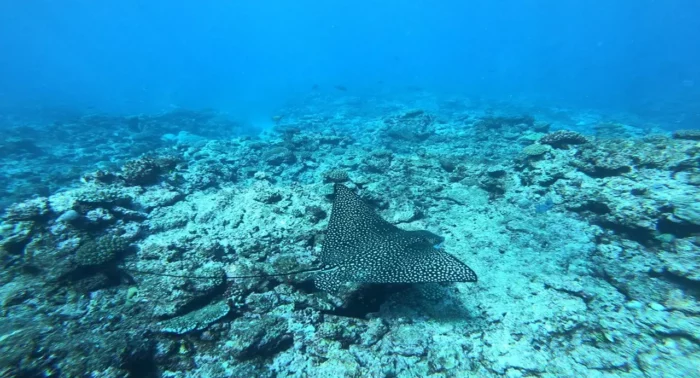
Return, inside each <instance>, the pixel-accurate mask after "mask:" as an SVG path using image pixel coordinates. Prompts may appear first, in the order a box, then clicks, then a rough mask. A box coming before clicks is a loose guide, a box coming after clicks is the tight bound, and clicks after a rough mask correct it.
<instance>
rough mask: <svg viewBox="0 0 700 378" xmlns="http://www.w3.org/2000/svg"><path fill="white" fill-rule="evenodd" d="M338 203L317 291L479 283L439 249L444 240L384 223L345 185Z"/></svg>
mask: <svg viewBox="0 0 700 378" xmlns="http://www.w3.org/2000/svg"><path fill="white" fill-rule="evenodd" d="M334 189H335V190H334V191H335V199H334V200H333V208H332V210H331V217H330V220H329V221H328V230H327V231H326V238H325V240H324V242H323V248H322V250H321V262H322V263H323V264H324V269H323V270H321V271H320V272H319V273H318V274H317V275H316V277H315V280H314V283H315V284H316V286H317V287H318V288H319V289H321V290H325V291H331V292H333V291H337V290H338V289H339V288H340V286H341V285H343V284H345V283H347V282H359V283H420V282H476V280H477V277H476V273H474V271H473V270H471V269H470V268H469V267H468V266H467V265H466V264H464V263H463V262H461V261H460V260H458V259H457V258H455V257H454V256H452V255H450V254H448V253H447V252H444V251H442V250H441V249H438V248H435V245H436V244H438V243H440V242H442V238H441V237H440V236H438V235H435V234H433V233H432V232H429V231H405V230H402V229H400V228H398V227H396V226H394V225H393V224H391V223H389V222H387V221H385V220H384V219H382V218H381V217H380V216H379V215H378V214H377V213H376V212H375V211H374V210H373V209H372V208H370V207H369V205H367V204H366V203H365V202H364V201H362V199H361V198H360V197H359V196H358V195H357V194H355V193H354V192H353V191H352V190H350V189H348V188H347V187H346V186H345V185H342V184H335V188H334Z"/></svg>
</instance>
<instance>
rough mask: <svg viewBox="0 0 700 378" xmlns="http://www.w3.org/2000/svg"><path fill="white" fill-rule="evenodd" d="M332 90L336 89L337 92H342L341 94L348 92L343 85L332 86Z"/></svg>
mask: <svg viewBox="0 0 700 378" xmlns="http://www.w3.org/2000/svg"><path fill="white" fill-rule="evenodd" d="M333 88H335V89H337V90H339V91H343V92H345V91H347V90H348V89H347V88H346V87H345V86H344V85H336V86H334V87H333Z"/></svg>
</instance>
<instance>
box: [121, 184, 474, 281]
mask: <svg viewBox="0 0 700 378" xmlns="http://www.w3.org/2000/svg"><path fill="white" fill-rule="evenodd" d="M334 192H335V198H334V200H333V207H332V209H331V217H330V220H329V221H328V229H327V231H326V237H325V240H324V242H323V246H322V249H321V262H322V263H323V266H322V267H316V268H311V269H304V270H298V271H293V272H286V273H278V274H262V275H249V276H228V278H231V279H237V278H262V277H274V276H286V275H292V274H299V273H316V276H315V278H314V283H315V285H316V287H318V288H319V289H321V290H324V291H328V292H337V291H338V290H339V289H340V288H341V286H343V285H344V284H347V283H429V282H432V283H435V282H476V281H477V276H476V273H474V271H473V270H471V269H470V268H469V267H468V266H467V265H466V264H464V263H463V262H461V261H460V260H458V259H457V258H456V257H454V256H452V255H450V254H449V253H447V252H445V251H443V250H442V248H437V247H436V245H438V244H440V243H441V242H442V241H443V238H442V237H440V236H438V235H435V234H434V233H432V232H430V231H425V230H419V231H406V230H402V229H400V228H398V227H396V226H395V225H393V224H391V223H389V222H387V221H386V220H384V219H382V218H381V217H380V216H379V215H378V214H377V213H376V212H375V211H374V210H373V209H372V208H371V207H370V206H369V205H367V204H366V203H365V202H364V201H362V199H361V198H360V197H359V196H358V195H357V194H355V193H354V192H353V191H352V190H350V189H349V188H348V187H346V186H345V185H342V184H335V187H334ZM127 270H129V271H132V272H135V273H145V274H155V275H160V276H168V277H181V278H220V277H205V276H184V275H171V274H162V273H151V272H145V271H138V270H133V269H127Z"/></svg>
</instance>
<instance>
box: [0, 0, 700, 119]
mask: <svg viewBox="0 0 700 378" xmlns="http://www.w3.org/2000/svg"><path fill="white" fill-rule="evenodd" d="M699 15H700V3H698V2H697V1H693V0H672V1H651V0H641V1H632V0H629V1H622V0H620V1H602V0H601V1H580V0H572V1H554V0H551V1H550V0H541V1H535V0H533V1H522V0H520V1H515V0H513V1H509V0H501V1H493V0H488V1H486V0H478V1H455V0H449V1H448V0H444V1H399V0H385V1H366V0H359V1H311V0H301V1H281V0H277V1H272V0H261V1H223V0H212V1H204V2H199V1H197V2H195V1H182V0H170V1H134V0H122V1H87V0H86V1H74V0H68V1H9V0H5V1H2V2H1V3H0V51H1V53H0V73H1V74H0V103H2V107H3V109H5V111H7V110H8V109H14V110H17V109H35V108H37V107H42V108H64V109H87V108H92V109H97V110H101V111H108V112H120V113H133V112H150V111H159V110H163V109H166V108H168V107H173V106H177V107H188V108H200V107H211V108H216V109H219V110H225V111H230V112H233V113H239V114H243V113H249V115H251V116H255V115H256V114H258V115H264V116H267V117H269V113H270V112H274V109H276V108H277V107H279V106H281V104H283V103H285V102H286V101H289V100H290V99H294V98H300V97H303V96H305V95H306V94H308V92H309V91H310V90H311V88H312V86H313V85H315V84H316V85H318V86H319V88H320V90H321V91H323V90H327V91H329V92H332V91H333V89H332V87H333V86H335V85H343V86H345V87H347V88H348V91H347V92H346V93H345V94H348V95H357V96H364V95H373V96H376V95H384V96H392V95H393V94H397V93H401V91H405V90H406V88H408V87H412V88H415V87H420V88H422V89H424V90H426V91H430V92H431V93H435V94H446V95H447V94H450V95H452V94H457V95H465V96H478V97H484V98H491V99H497V100H506V101H508V100H513V101H525V102H531V103H536V104H539V105H543V106H558V107H574V108H593V109H599V110H600V111H624V112H631V113H635V114H638V115H642V116H645V115H646V116H650V117H651V116H663V117H665V118H664V119H666V120H670V121H671V123H673V122H675V123H677V124H678V125H679V126H685V127H688V126H692V125H694V124H697V122H696V121H697V119H698V118H700V117H699V116H698V113H700V110H699V109H700V105H699V104H698V101H699V100H698V99H699V98H700V64H698V62H700V47H699V46H700V28H699V27H697V20H698V17H699ZM670 126H671V127H672V126H673V125H670Z"/></svg>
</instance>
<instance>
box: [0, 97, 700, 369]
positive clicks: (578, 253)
mask: <svg viewBox="0 0 700 378" xmlns="http://www.w3.org/2000/svg"><path fill="white" fill-rule="evenodd" d="M358 101H359V100H358ZM436 101H437V100H436ZM359 104H360V105H358V103H347V104H343V105H340V107H339V108H337V109H333V111H332V112H330V113H328V114H325V113H323V112H322V111H320V110H318V109H314V108H311V107H305V106H302V105H299V106H298V108H295V107H289V108H286V109H282V110H280V111H279V113H278V114H284V117H281V118H279V119H277V120H276V121H275V122H276V125H275V127H274V129H272V130H268V131H266V132H264V133H262V134H261V136H260V137H259V138H256V137H250V136H244V135H233V136H232V135H228V134H227V133H229V132H230V130H231V128H232V127H233V126H235V125H233V124H232V123H230V122H227V121H225V120H222V119H220V118H219V117H218V115H217V114H215V113H212V112H190V111H184V110H181V111H175V112H171V113H165V114H159V115H153V116H145V115H139V116H138V117H112V116H97V115H93V116H87V117H79V118H77V119H72V120H67V121H65V122H64V124H63V126H64V127H63V128H56V130H55V131H51V134H50V135H48V137H49V138H53V139H55V140H56V143H57V145H56V146H53V147H51V145H50V144H49V143H48V141H47V140H44V139H41V133H39V132H36V133H29V132H26V130H25V133H24V134H26V135H27V136H26V137H25V138H26V139H27V140H31V143H25V144H23V145H24V146H25V147H21V146H22V144H21V143H20V144H12V143H15V142H12V141H16V140H15V139H12V140H10V139H8V141H10V142H12V143H9V144H8V143H5V142H3V145H2V148H3V149H5V148H14V149H13V150H12V151H14V152H12V154H7V155H6V154H3V155H2V158H1V159H3V162H7V164H6V168H5V169H6V170H7V172H8V173H7V178H5V180H6V181H5V182H10V181H11V182H13V185H17V186H10V185H7V187H6V188H3V190H4V191H5V192H4V193H10V192H12V194H11V195H10V196H8V197H7V198H8V200H7V201H6V202H5V203H3V207H4V212H3V214H4V215H3V216H2V218H1V223H0V261H2V267H3V269H2V273H1V274H0V311H1V312H2V317H3V318H2V320H3V321H2V322H0V335H2V337H0V366H2V369H0V375H4V376H84V375H86V374H90V375H92V376H101V377H117V376H143V377H160V376H163V377H181V378H185V377H202V376H215V377H219V376H222V377H223V376H259V377H297V376H319V377H325V376H328V377H357V376H370V377H373V376H377V377H386V376H394V377H414V376H426V377H428V376H429V377H451V376H459V375H460V374H462V375H464V376H479V377H498V376H510V377H524V376H542V377H554V376H572V377H578V376H581V377H583V376H590V377H604V376H620V377H645V376H650V375H665V376H674V375H675V376H688V377H691V376H694V374H696V373H697V366H698V364H700V347H699V346H698V345H699V344H700V332H699V331H698V330H700V304H699V303H700V302H698V293H697V287H698V283H699V282H700V276H699V275H698V272H699V271H700V267H699V266H698V261H700V259H698V256H700V208H698V200H697V198H698V194H697V193H698V187H699V186H700V148H698V145H697V139H696V138H695V137H694V135H696V131H694V130H689V131H677V132H675V134H674V135H673V136H671V135H669V134H670V133H666V134H663V135H662V134H660V135H643V134H644V131H643V130H637V129H635V128H634V126H630V125H631V124H632V122H620V124H621V125H624V131H625V134H624V135H617V134H616V133H618V132H620V133H621V132H622V129H621V128H620V127H617V126H615V127H612V126H605V127H602V126H601V127H599V129H598V135H597V136H596V135H591V134H590V133H589V134H584V132H585V131H586V130H583V129H582V128H580V127H578V126H577V125H576V124H575V122H570V124H566V123H565V122H563V121H556V122H547V120H540V119H539V116H538V120H537V121H536V120H535V118H534V117H533V116H521V115H517V114H522V113H521V112H515V111H512V112H504V113H503V114H499V115H495V114H493V112H489V111H486V110H483V109H476V108H468V109H467V108H464V107H462V106H461V105H459V104H458V103H454V102H450V103H449V104H447V103H445V104H441V106H438V107H431V108H430V109H431V111H427V110H411V108H408V107H405V108H404V107H402V106H399V105H397V104H396V103H386V104H382V103H373V104H372V106H365V105H363V104H362V103H361V102H360V103H359ZM424 109H428V107H425V108H424ZM442 109H447V110H442ZM387 114H390V116H387ZM512 114H516V115H515V116H514V115H512ZM572 117H573V116H572ZM566 122H568V121H566ZM598 124H599V123H598ZM88 127H89V128H90V133H87V132H85V131H84V130H85V128H88ZM550 128H552V129H554V130H557V129H559V130H558V131H553V132H550V130H549V129H550ZM563 129H568V130H576V131H567V130H563ZM17 130H19V127H18V128H17ZM58 130H62V131H61V132H63V133H66V134H67V135H62V134H60V133H59V131H58ZM225 130H228V131H225ZM589 131H591V130H589ZM593 131H595V130H593ZM13 133H14V134H13ZM18 135H19V131H11V130H10V131H8V136H13V137H17V136H18ZM639 135H643V136H639ZM62 143H63V144H62ZM32 145H34V146H36V149H35V148H32V147H31V146H32ZM13 146H14V147H13ZM48 153H52V154H53V156H54V158H53V159H54V160H55V161H52V160H51V159H48V158H47V157H46V156H44V155H43V154H48ZM20 156H33V157H32V158H31V159H24V160H22V159H20V158H18V157H20ZM139 156H140V157H139ZM23 161H24V162H23ZM98 161H99V162H101V163H98V164H95V162H98ZM37 167H43V168H46V169H48V170H49V171H50V170H51V169H55V172H54V173H52V175H51V177H46V178H43V177H42V178H41V179H39V180H36V182H34V183H33V184H31V185H30V186H21V187H20V186H19V185H20V183H25V184H26V185H29V184H28V183H30V181H31V180H28V179H21V178H19V177H24V176H23V175H27V172H31V171H32V170H34V171H37V172H47V170H41V169H37ZM66 167H70V170H69V171H70V173H68V170H66ZM59 171H60V172H59ZM80 178H82V179H80ZM71 180H72V181H71ZM340 182H342V183H344V184H343V185H345V186H347V188H349V190H352V191H353V193H357V194H358V195H359V197H360V198H362V201H363V202H365V203H367V204H369V206H371V207H372V208H373V210H374V211H375V212H376V213H377V215H378V216H379V217H381V219H385V220H387V221H388V222H389V223H390V224H391V225H392V226H391V227H393V225H399V227H400V228H401V229H402V230H406V232H408V233H409V235H417V236H420V238H419V239H420V240H428V241H430V243H431V246H432V248H436V249H440V248H444V249H445V250H446V251H449V252H450V253H451V254H454V255H455V257H456V258H458V259H460V260H462V261H465V262H469V265H470V267H471V268H473V270H474V271H475V272H476V273H477V274H478V275H479V279H480V281H479V283H478V284H466V283H456V284H450V285H436V284H431V285H407V284H362V283H354V284H352V285H349V288H348V290H347V291H344V292H340V293H327V292H322V291H317V290H315V289H314V287H313V282H311V281H312V280H311V279H312V278H313V277H314V276H313V275H312V274H313V272H308V273H294V274H288V275H285V274H283V273H290V272H299V271H306V270H310V271H313V269H314V268H318V267H320V266H321V265H322V261H320V256H321V251H322V249H323V245H324V241H325V240H326V238H327V237H328V235H326V234H325V233H324V231H325V230H326V229H327V227H328V223H329V221H330V219H329V218H330V217H329V215H330V214H331V212H330V211H331V206H332V201H333V199H334V197H333V184H334V183H340ZM22 185H24V184H22ZM29 188H31V190H29ZM391 227H389V228H391ZM418 230H430V232H429V233H422V232H421V231H418ZM436 235H441V236H444V239H443V238H438V237H436ZM433 242H435V244H434V245H433V244H432V243H433ZM241 276H248V277H249V278H246V279H237V278H234V277H241ZM358 281H361V280H358Z"/></svg>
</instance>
